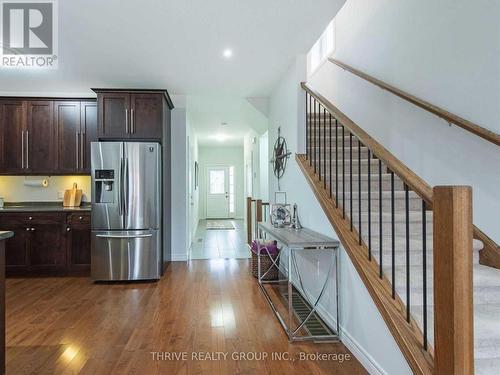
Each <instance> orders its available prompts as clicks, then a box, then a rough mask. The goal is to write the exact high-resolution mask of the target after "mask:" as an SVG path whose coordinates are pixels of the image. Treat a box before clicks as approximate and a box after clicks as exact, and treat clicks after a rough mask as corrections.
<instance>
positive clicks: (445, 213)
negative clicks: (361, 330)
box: [433, 186, 474, 375]
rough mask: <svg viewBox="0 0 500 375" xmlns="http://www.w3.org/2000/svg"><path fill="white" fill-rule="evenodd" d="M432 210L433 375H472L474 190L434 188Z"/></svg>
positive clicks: (467, 187) (461, 187) (458, 187)
mask: <svg viewBox="0 0 500 375" xmlns="http://www.w3.org/2000/svg"><path fill="white" fill-rule="evenodd" d="M433 207H434V208H433V210H434V225H433V227H434V234H433V237H434V251H433V253H434V308H435V311H434V316H435V318H434V332H435V333H434V337H435V338H434V346H435V373H436V374H454V375H462V374H463V375H466V374H467V375H470V374H473V373H474V339H473V337H474V336H473V323H474V322H473V311H474V310H473V301H472V293H473V286H472V238H473V237H472V231H473V229H472V228H473V226H472V189H471V187H470V186H436V187H434V189H433Z"/></svg>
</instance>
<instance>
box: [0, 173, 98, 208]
mask: <svg viewBox="0 0 500 375" xmlns="http://www.w3.org/2000/svg"><path fill="white" fill-rule="evenodd" d="M43 179H47V180H48V181H49V186H47V187H40V186H26V185H25V184H24V182H25V181H33V180H43ZM73 182H76V183H77V184H78V188H79V189H82V192H83V198H82V201H85V202H90V197H91V195H90V185H91V179H90V176H53V177H47V176H40V177H38V176H37V177H35V176H33V177H25V176H0V198H4V200H5V202H57V201H62V198H58V192H62V194H64V190H66V189H71V187H72V186H73Z"/></svg>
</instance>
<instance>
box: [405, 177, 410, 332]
mask: <svg viewBox="0 0 500 375" xmlns="http://www.w3.org/2000/svg"><path fill="white" fill-rule="evenodd" d="M404 187H405V210H406V215H405V216H406V321H407V322H408V323H409V322H410V205H409V195H408V185H406V183H405V184H404Z"/></svg>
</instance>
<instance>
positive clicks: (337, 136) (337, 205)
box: [335, 119, 339, 208]
mask: <svg viewBox="0 0 500 375" xmlns="http://www.w3.org/2000/svg"><path fill="white" fill-rule="evenodd" d="M335 207H337V208H338V207H339V124H338V122H337V119H335Z"/></svg>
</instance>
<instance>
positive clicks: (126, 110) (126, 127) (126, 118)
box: [125, 109, 128, 134]
mask: <svg viewBox="0 0 500 375" xmlns="http://www.w3.org/2000/svg"><path fill="white" fill-rule="evenodd" d="M125 133H127V134H128V109H125Z"/></svg>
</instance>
